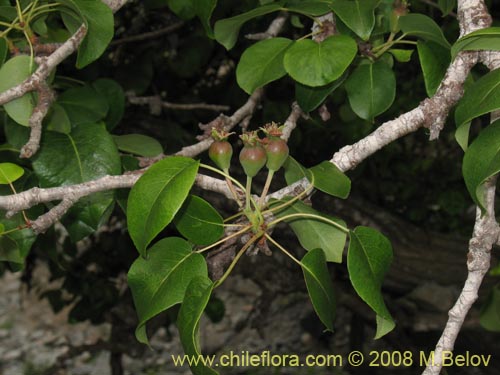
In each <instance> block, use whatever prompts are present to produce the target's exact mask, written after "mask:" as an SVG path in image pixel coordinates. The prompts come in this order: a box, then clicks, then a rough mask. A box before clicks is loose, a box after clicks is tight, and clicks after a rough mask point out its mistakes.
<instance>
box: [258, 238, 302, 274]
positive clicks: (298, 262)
mask: <svg viewBox="0 0 500 375" xmlns="http://www.w3.org/2000/svg"><path fill="white" fill-rule="evenodd" d="M264 235H265V236H266V238H267V239H268V240H269V241H270V242H271V243H272V244H273V245H274V246H276V247H277V248H278V249H280V250H281V251H282V252H283V253H285V254H286V255H288V256H289V257H290V258H291V259H292V260H293V261H294V262H295V263H297V264H298V265H299V266H301V267H302V264H301V263H300V261H299V260H298V259H297V258H295V257H294V256H293V255H292V254H291V253H290V252H289V251H288V250H287V249H285V248H284V247H283V246H281V245H280V244H279V243H278V242H277V241H275V240H274V238H272V237H271V236H270V235H269V234H267V233H265V234H264Z"/></svg>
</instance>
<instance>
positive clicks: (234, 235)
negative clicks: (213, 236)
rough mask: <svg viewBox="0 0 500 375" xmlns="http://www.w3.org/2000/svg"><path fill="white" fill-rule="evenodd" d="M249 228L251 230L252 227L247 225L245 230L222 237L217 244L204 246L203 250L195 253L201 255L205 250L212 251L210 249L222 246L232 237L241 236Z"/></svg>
mask: <svg viewBox="0 0 500 375" xmlns="http://www.w3.org/2000/svg"><path fill="white" fill-rule="evenodd" d="M250 228H252V226H251V225H247V226H245V228H243V229H241V230H239V231H237V232H234V233H233V234H231V235H229V236H227V237H224V238H223V239H222V240H219V241H217V242H215V243H213V244H211V245H208V246H205V247H203V248H201V249H199V250H196V252H197V253H203V252H205V251H207V250H210V249H212V248H214V247H216V246H219V245H220V244H223V243H224V242H226V241H227V240H230V239H231V238H233V237H237V236H240V235H242V234H243V233H245V232H247V231H248V230H250Z"/></svg>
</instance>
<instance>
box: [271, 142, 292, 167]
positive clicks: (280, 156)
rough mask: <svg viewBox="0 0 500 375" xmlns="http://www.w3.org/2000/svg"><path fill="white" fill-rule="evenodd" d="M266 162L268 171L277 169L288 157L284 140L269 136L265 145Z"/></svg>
mask: <svg viewBox="0 0 500 375" xmlns="http://www.w3.org/2000/svg"><path fill="white" fill-rule="evenodd" d="M266 154H267V163H266V167H267V169H269V170H270V171H274V172H275V171H277V170H278V169H280V168H281V167H282V165H283V164H284V163H285V160H286V159H287V158H288V154H289V149H288V145H287V144H286V142H285V141H284V140H283V139H281V138H271V139H270V140H269V142H268V143H267V145H266Z"/></svg>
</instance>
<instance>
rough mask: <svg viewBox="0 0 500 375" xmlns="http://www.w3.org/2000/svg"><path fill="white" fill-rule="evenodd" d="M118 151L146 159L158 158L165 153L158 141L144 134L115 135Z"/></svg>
mask: <svg viewBox="0 0 500 375" xmlns="http://www.w3.org/2000/svg"><path fill="white" fill-rule="evenodd" d="M113 139H114V140H115V143H116V145H117V146H118V149H119V150H121V151H124V152H128V153H130V154H135V155H139V156H145V157H154V156H158V155H160V154H161V153H162V152H163V147H162V146H161V144H160V142H158V141H157V140H156V139H154V138H151V137H148V136H146V135H142V134H126V135H114V136H113Z"/></svg>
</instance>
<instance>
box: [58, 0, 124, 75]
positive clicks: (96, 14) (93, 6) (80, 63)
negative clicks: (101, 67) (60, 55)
mask: <svg viewBox="0 0 500 375" xmlns="http://www.w3.org/2000/svg"><path fill="white" fill-rule="evenodd" d="M58 2H60V3H61V4H63V5H65V6H67V7H68V8H69V9H71V10H72V11H74V12H75V14H71V13H66V14H65V15H66V17H69V19H68V22H67V26H69V31H70V32H71V33H75V32H76V30H77V28H78V27H79V22H82V21H83V22H84V23H85V25H86V26H87V34H86V35H85V39H84V40H83V42H82V44H81V45H80V47H79V48H78V58H77V60H76V66H77V67H78V68H80V69H81V68H84V67H85V66H87V65H89V64H90V63H92V62H93V61H95V60H97V59H98V58H99V57H100V56H101V55H102V54H103V53H104V51H105V50H106V47H107V46H108V44H109V42H110V41H111V39H113V35H114V17H113V12H111V9H110V8H109V7H108V6H107V5H106V4H104V3H103V2H102V1H101V0H58ZM75 15H76V16H77V17H78V18H76V19H75ZM69 22H71V24H69Z"/></svg>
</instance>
